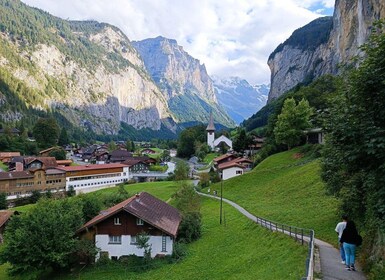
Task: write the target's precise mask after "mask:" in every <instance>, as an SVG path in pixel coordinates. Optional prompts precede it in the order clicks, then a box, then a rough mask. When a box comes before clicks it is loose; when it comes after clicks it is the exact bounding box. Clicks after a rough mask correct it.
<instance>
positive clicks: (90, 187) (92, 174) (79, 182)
mask: <svg viewBox="0 0 385 280" xmlns="http://www.w3.org/2000/svg"><path fill="white" fill-rule="evenodd" d="M58 168H59V169H61V170H63V171H65V173H66V190H67V191H68V190H71V189H73V190H75V191H76V194H78V193H87V192H93V191H96V190H100V189H104V188H108V187H114V186H116V185H117V184H120V183H124V182H126V181H128V180H129V178H130V174H129V173H130V172H129V167H128V166H127V165H124V164H120V163H114V164H90V165H80V166H65V167H58Z"/></svg>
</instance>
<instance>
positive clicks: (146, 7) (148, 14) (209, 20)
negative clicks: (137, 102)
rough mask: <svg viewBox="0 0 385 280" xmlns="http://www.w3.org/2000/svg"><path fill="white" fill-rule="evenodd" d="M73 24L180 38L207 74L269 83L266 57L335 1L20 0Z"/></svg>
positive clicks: (133, 35)
mask: <svg viewBox="0 0 385 280" xmlns="http://www.w3.org/2000/svg"><path fill="white" fill-rule="evenodd" d="M22 1H23V2H24V3H26V4H28V5H29V6H33V7H37V8H40V9H42V10H45V11H47V12H49V13H51V14H53V15H55V16H58V17H61V18H63V19H69V20H96V21H99V22H107V23H110V24H112V25H115V26H117V27H119V28H120V29H121V30H122V31H123V32H124V33H125V34H126V35H127V37H128V38H129V39H130V40H132V41H138V40H143V39H147V38H155V37H157V36H163V37H166V38H170V39H176V40H177V42H178V44H179V45H181V46H183V49H184V50H185V51H187V52H188V53H189V54H190V55H191V56H193V57H194V58H197V59H199V60H200V62H201V63H202V64H205V66H206V69H207V72H208V73H209V75H215V76H218V77H220V78H227V77H232V76H238V77H241V78H243V79H246V80H247V81H248V82H249V83H251V84H253V85H257V84H262V83H265V84H268V83H269V82H270V70H269V67H268V65H267V59H268V57H269V55H270V53H272V52H273V51H274V49H275V48H276V47H277V46H278V45H279V44H280V43H282V42H284V41H285V40H286V39H287V38H288V37H289V36H290V35H291V34H292V33H293V31H294V30H296V29H297V28H300V27H302V26H304V25H306V24H307V23H309V22H310V21H312V20H313V19H316V18H318V17H320V16H325V15H332V14H333V9H334V2H335V0H108V1H106V0H22Z"/></svg>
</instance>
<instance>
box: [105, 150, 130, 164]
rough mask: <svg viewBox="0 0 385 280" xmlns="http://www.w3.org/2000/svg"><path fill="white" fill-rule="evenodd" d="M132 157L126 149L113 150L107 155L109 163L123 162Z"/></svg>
mask: <svg viewBox="0 0 385 280" xmlns="http://www.w3.org/2000/svg"><path fill="white" fill-rule="evenodd" d="M130 158H132V153H131V152H129V151H127V150H115V151H112V152H111V153H110V155H109V161H110V162H111V163H117V162H123V161H125V160H127V159H130Z"/></svg>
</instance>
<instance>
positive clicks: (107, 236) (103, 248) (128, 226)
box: [78, 192, 181, 259]
mask: <svg viewBox="0 0 385 280" xmlns="http://www.w3.org/2000/svg"><path fill="white" fill-rule="evenodd" d="M180 222H181V215H180V213H179V211H178V210H177V209H175V208H174V207H172V206H170V205H169V204H167V203H166V202H164V201H162V200H159V199H157V198H156V197H154V196H152V195H150V194H148V193H146V192H142V193H140V194H137V195H135V196H133V197H131V198H129V199H127V200H125V201H123V202H121V203H119V204H117V205H115V206H113V207H111V208H109V209H107V210H104V211H102V212H101V213H100V214H99V215H98V216H96V217H94V218H93V219H92V220H90V221H89V222H87V223H86V224H85V225H84V226H83V227H82V228H80V229H79V230H78V234H79V235H80V236H81V238H84V239H90V240H94V241H95V245H96V247H98V248H99V249H100V253H99V254H98V256H97V259H98V258H99V257H100V256H101V255H104V256H108V257H109V258H111V259H118V258H120V257H122V256H128V255H136V256H143V254H144V250H143V249H142V248H139V247H138V238H139V236H140V234H143V233H145V234H146V236H148V237H149V240H148V244H149V245H150V246H151V257H156V256H157V255H171V254H172V250H173V244H174V240H175V238H176V235H177V231H178V228H179V224H180Z"/></svg>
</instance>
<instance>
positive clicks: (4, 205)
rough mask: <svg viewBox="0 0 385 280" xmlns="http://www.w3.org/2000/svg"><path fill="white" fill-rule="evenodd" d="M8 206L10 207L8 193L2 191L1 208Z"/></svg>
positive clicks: (0, 197) (0, 196)
mask: <svg viewBox="0 0 385 280" xmlns="http://www.w3.org/2000/svg"><path fill="white" fill-rule="evenodd" d="M7 208H8V203H7V194H6V193H5V192H0V210H1V209H7Z"/></svg>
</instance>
